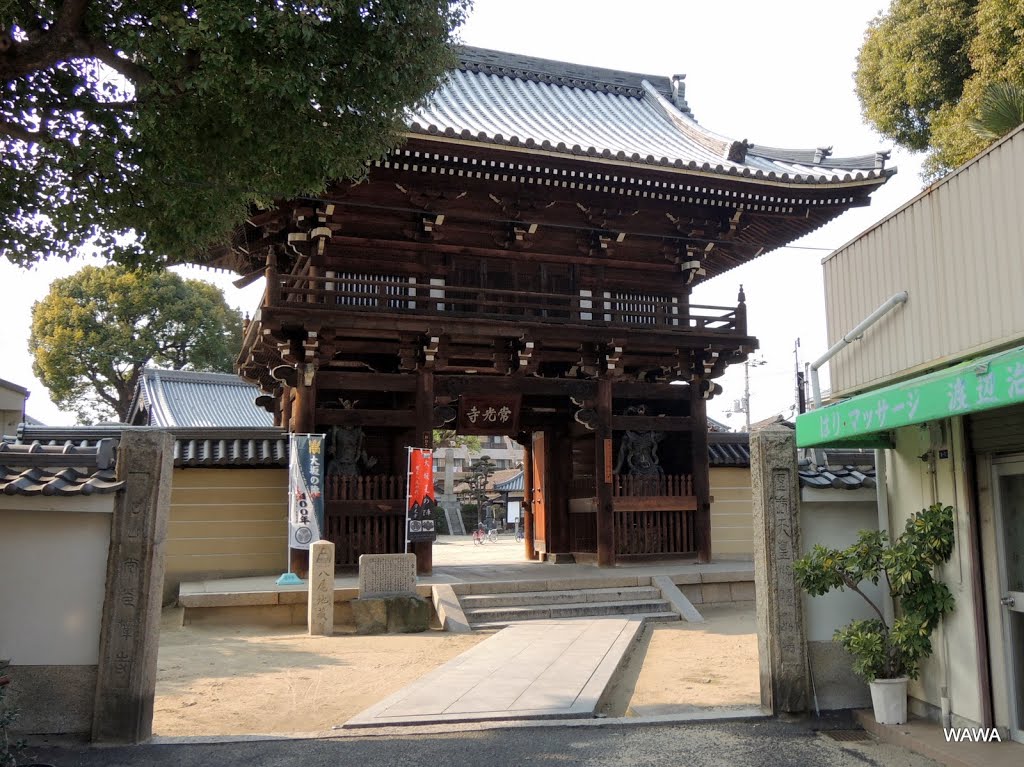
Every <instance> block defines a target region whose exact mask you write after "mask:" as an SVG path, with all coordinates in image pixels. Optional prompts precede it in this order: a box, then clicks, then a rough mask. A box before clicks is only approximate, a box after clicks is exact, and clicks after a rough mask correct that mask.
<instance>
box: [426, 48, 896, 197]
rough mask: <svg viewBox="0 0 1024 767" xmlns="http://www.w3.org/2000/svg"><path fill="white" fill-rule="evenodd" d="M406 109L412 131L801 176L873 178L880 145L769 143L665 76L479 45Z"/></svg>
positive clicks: (736, 172) (881, 160)
mask: <svg viewBox="0 0 1024 767" xmlns="http://www.w3.org/2000/svg"><path fill="white" fill-rule="evenodd" d="M460 58H461V62H460V65H459V68H458V69H456V70H454V71H453V72H451V73H450V74H449V77H448V78H447V79H446V80H445V81H444V82H443V83H442V85H441V86H440V87H439V88H438V89H437V90H436V91H434V93H433V94H431V95H430V96H429V97H428V99H427V102H426V103H425V105H423V106H421V107H419V108H418V109H415V110H413V111H412V112H411V113H410V114H408V115H407V117H406V124H407V126H408V128H409V130H410V131H411V132H413V133H419V134H427V135H438V136H446V137H451V138H457V139H461V140H464V141H467V142H475V143H487V144H504V145H509V146H524V147H528V148H537V149H543V150H547V151H552V152H557V153H563V154H571V155H583V156H590V157H601V158H606V159H612V160H619V161H622V162H628V163H643V164H648V165H658V166H667V167H673V168H680V169H684V168H685V169H690V170H697V171H704V172H711V173H720V174H726V175H730V176H746V177H752V178H759V179H766V180H777V181H791V182H796V183H803V184H817V183H837V182H844V181H845V182H849V181H860V180H866V179H882V178H885V177H886V176H889V175H891V174H892V173H893V172H894V170H893V169H886V168H885V159H886V155H884V154H881V153H879V154H874V155H869V156H861V157H853V158H833V157H831V156H830V154H831V151H830V150H829V149H820V148H819V149H775V148H771V147H760V146H758V145H756V144H748V143H747V142H745V141H733V140H731V139H728V138H725V137H724V136H720V135H718V134H716V133H713V132H711V131H709V130H707V129H705V128H703V127H702V126H700V125H698V124H697V122H696V120H694V119H693V117H692V115H691V114H690V111H689V107H688V106H687V105H686V103H685V100H683V99H682V97H681V96H677V97H676V98H675V100H674V101H673V96H672V92H673V83H672V82H671V81H669V79H668V78H665V77H656V76H652V75H640V74H633V73H623V72H616V71H614V70H607V69H599V68H596V67H583V66H577V65H573V64H567V63H564V62H558V61H550V60H547V59H538V58H533V57H528V56H520V55H517V54H511V53H504V52H501V51H492V50H486V49H482V48H469V47H466V48H462V49H461V56H460Z"/></svg>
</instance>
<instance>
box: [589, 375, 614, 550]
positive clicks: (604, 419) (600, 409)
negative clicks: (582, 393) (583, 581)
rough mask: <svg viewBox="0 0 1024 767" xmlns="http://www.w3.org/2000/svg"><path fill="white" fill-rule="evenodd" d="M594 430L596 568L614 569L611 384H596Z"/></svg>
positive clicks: (600, 382)
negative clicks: (595, 419)
mask: <svg viewBox="0 0 1024 767" xmlns="http://www.w3.org/2000/svg"><path fill="white" fill-rule="evenodd" d="M595 409H596V410H597V428H596V429H594V481H595V484H596V485H597V487H596V492H597V496H596V501H597V564H598V566H599V567H614V566H615V519H614V517H613V516H612V513H613V507H612V465H613V463H614V461H615V459H614V457H613V455H612V380H611V379H610V378H601V379H599V380H598V382H597V402H596V404H595Z"/></svg>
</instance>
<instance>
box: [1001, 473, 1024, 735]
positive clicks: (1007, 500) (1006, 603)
mask: <svg viewBox="0 0 1024 767" xmlns="http://www.w3.org/2000/svg"><path fill="white" fill-rule="evenodd" d="M993 473H994V480H995V481H994V482H993V487H994V488H995V501H996V535H997V536H998V548H999V588H1000V592H999V597H1000V603H1001V612H1002V623H1003V642H1004V646H1005V647H1006V663H1007V669H1008V671H1009V678H1008V680H1007V681H1008V682H1009V685H1010V687H1009V689H1010V736H1011V737H1012V738H1013V739H1014V740H1016V741H1018V742H1021V743H1024V459H1021V458H1019V457H1018V458H1016V459H1015V460H1008V461H1006V462H1001V463H996V464H995V465H994V467H993Z"/></svg>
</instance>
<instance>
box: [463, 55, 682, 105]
mask: <svg viewBox="0 0 1024 767" xmlns="http://www.w3.org/2000/svg"><path fill="white" fill-rule="evenodd" d="M457 51H458V54H459V69H462V70H466V71H469V72H484V73H486V74H492V75H505V76H506V77H514V78H516V79H519V80H534V81H537V82H542V83H543V82H546V83H554V84H557V85H567V86H571V87H574V88H583V89H584V90H591V91H598V92H608V93H621V94H624V95H630V96H642V95H643V86H642V84H641V83H642V82H643V81H644V80H647V81H648V82H651V83H653V87H655V88H656V89H657V90H658V92H659V93H662V94H664V95H665V96H667V97H671V95H672V83H671V81H670V80H669V78H667V77H661V76H659V75H645V74H641V73H639V72H620V71H619V70H617V69H606V68H604V67H593V66H588V65H586V64H572V63H569V62H566V61H556V60H554V59H542V58H540V57H538V56H524V55H522V54H520V53H510V52H508V51H498V50H494V49H492V48H478V47H476V46H472V45H460V46H458V48H457Z"/></svg>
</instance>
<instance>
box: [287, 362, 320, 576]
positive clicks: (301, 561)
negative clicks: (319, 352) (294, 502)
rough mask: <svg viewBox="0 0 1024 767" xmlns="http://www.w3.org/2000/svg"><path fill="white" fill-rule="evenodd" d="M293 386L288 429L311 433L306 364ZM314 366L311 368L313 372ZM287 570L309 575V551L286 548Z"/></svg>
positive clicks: (311, 392) (312, 386)
mask: <svg viewBox="0 0 1024 767" xmlns="http://www.w3.org/2000/svg"><path fill="white" fill-rule="evenodd" d="M296 367H297V368H298V371H297V375H296V376H295V379H296V380H295V386H294V388H292V408H291V413H290V415H289V419H288V426H289V431H290V432H292V433H293V434H312V433H313V431H314V429H315V428H316V425H315V424H314V423H313V413H314V412H315V410H316V382H315V381H314V380H312V379H310V381H309V385H308V386H307V385H306V375H305V373H306V366H305V365H297V366H296ZM315 370H316V368H315V367H314V368H313V371H314V373H315ZM288 570H289V571H290V572H293V573H295V574H296V575H297V576H299V577H300V578H306V577H307V576H308V575H309V551H308V550H305V549H293V548H291V547H289V548H288Z"/></svg>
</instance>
